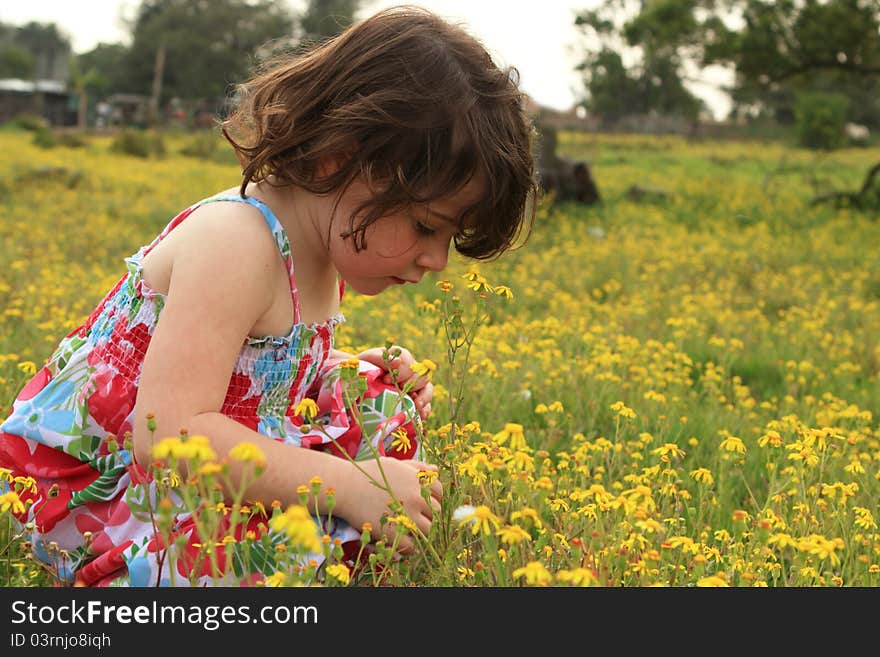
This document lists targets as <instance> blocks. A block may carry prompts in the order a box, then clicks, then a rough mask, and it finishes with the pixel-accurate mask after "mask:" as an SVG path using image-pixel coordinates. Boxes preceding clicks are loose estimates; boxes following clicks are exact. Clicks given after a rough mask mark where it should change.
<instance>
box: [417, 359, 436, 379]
mask: <svg viewBox="0 0 880 657" xmlns="http://www.w3.org/2000/svg"><path fill="white" fill-rule="evenodd" d="M436 369H437V363H435V362H434V361H433V360H430V359H428V358H425V359H424V360H423V361H421V362H419V363H415V364H414V365H413V366H412V371H413V372H415V373H416V374H418V375H419V376H423V377H425V378H427V379H428V380H429V381H430V380H431V375H432V374H433V373H434V370H436Z"/></svg>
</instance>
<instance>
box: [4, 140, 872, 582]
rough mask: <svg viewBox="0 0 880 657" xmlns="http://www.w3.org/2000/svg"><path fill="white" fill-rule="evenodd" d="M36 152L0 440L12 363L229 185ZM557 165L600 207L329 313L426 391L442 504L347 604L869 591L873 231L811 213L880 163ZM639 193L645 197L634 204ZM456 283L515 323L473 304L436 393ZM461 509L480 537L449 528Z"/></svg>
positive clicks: (853, 216)
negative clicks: (777, 589) (402, 353)
mask: <svg viewBox="0 0 880 657" xmlns="http://www.w3.org/2000/svg"><path fill="white" fill-rule="evenodd" d="M30 139H31V136H30V134H29V133H25V132H18V131H13V130H7V131H2V132H0V142H2V146H3V148H2V149H0V208H2V210H0V211H2V223H0V231H2V233H3V240H2V243H0V260H2V262H3V263H4V264H5V266H4V268H3V270H2V272H0V308H3V311H2V312H3V313H4V316H3V322H2V328H0V405H3V407H4V408H3V413H4V414H5V413H6V412H7V411H8V408H9V405H10V404H11V401H12V399H13V397H14V396H15V394H16V392H17V391H18V389H19V388H20V386H21V385H22V384H23V383H24V382H25V380H26V378H27V376H26V375H25V373H24V372H23V371H22V368H20V366H21V365H22V363H25V362H34V363H39V362H41V360H42V359H45V358H46V357H47V356H48V354H49V353H50V351H51V349H52V348H53V346H54V344H55V343H56V342H57V340H58V338H59V337H61V336H63V335H65V334H66V333H68V332H69V331H70V330H71V329H72V328H73V327H75V326H76V325H78V324H79V323H80V322H81V321H82V320H83V319H84V318H85V316H86V315H87V314H88V313H89V312H90V311H91V309H92V307H93V306H94V304H95V303H96V302H97V301H98V300H99V299H100V298H101V296H102V295H103V293H104V292H105V290H106V289H107V288H108V287H110V286H111V285H112V284H113V283H114V282H115V280H116V278H117V277H118V276H119V275H120V273H121V271H122V258H124V257H125V256H127V255H129V254H131V253H133V252H134V251H135V250H137V248H138V247H139V246H140V245H142V244H144V243H146V242H148V241H149V240H151V239H152V238H153V236H154V235H155V233H156V232H157V231H158V230H159V229H161V227H162V226H164V224H165V223H166V222H167V221H168V220H169V219H170V218H171V216H173V214H174V213H176V212H177V211H178V210H179V209H180V208H182V207H185V206H186V205H188V204H190V203H191V202H193V201H195V200H198V199H199V198H202V197H204V196H208V195H210V194H212V193H214V192H215V191H217V190H219V189H223V188H225V187H229V186H231V185H233V184H235V182H236V181H237V178H238V169H237V167H236V166H235V165H234V163H232V162H229V161H223V158H222V156H219V155H218V154H217V153H218V151H214V150H212V149H210V148H205V150H204V152H206V153H209V154H210V158H209V159H208V160H204V159H199V158H197V157H193V156H185V155H182V154H181V151H182V150H183V149H186V148H187V147H188V146H190V147H191V141H189V140H188V138H187V136H186V135H169V136H167V137H166V138H165V139H166V146H167V149H166V150H167V154H166V155H165V156H164V157H162V158H147V159H141V158H134V157H129V156H125V155H123V154H118V153H113V152H111V150H110V143H109V140H108V138H102V137H92V138H89V139H88V140H87V143H86V145H85V146H83V147H82V148H78V149H70V148H65V147H56V148H51V149H41V148H39V147H37V146H35V145H33V144H32V143H31V141H30ZM559 143H560V150H561V151H562V153H561V154H563V155H567V156H570V157H574V158H580V159H587V160H589V161H590V163H591V166H592V170H593V176H594V178H595V180H596V182H597V184H598V186H599V190H600V192H601V194H602V197H603V203H602V204H601V205H599V206H590V207H585V206H578V205H576V204H558V205H555V206H552V207H551V206H548V205H544V206H542V207H541V209H540V210H539V213H538V217H537V221H536V224H535V227H534V231H533V234H532V236H531V238H530V240H529V241H528V243H527V244H526V245H525V246H524V247H523V248H521V249H519V250H517V251H515V252H512V253H510V254H508V255H506V256H505V257H503V258H502V259H500V260H498V261H496V262H491V263H479V264H474V263H467V262H464V261H463V260H461V259H459V258H453V259H452V261H451V264H450V267H449V269H448V270H447V271H446V272H444V273H443V274H442V275H437V276H427V277H426V278H425V280H424V281H423V282H422V283H421V284H420V285H418V286H407V287H406V288H396V289H393V290H390V291H388V292H387V293H384V294H383V295H381V296H380V297H378V298H368V297H361V296H358V295H357V294H355V293H350V294H349V295H347V297H346V299H345V300H344V302H343V311H344V312H345V314H346V316H347V318H348V321H347V322H346V324H344V325H343V326H342V327H340V329H339V332H338V334H337V345H338V346H339V347H340V348H343V349H346V348H347V349H351V350H359V349H361V348H365V347H370V346H375V345H377V344H382V343H384V342H385V340H386V338H388V337H393V338H394V340H396V341H397V342H399V343H401V344H405V345H407V346H408V347H409V348H410V349H411V350H412V351H413V353H415V354H416V356H417V357H418V358H430V359H432V360H434V361H435V362H437V363H438V364H439V367H438V369H437V371H436V372H435V374H434V376H435V378H434V380H435V383H436V384H437V389H436V393H435V402H434V408H435V412H434V414H433V415H432V417H431V419H430V420H429V422H428V423H427V433H426V444H427V445H428V446H429V450H430V454H431V456H432V458H433V460H434V461H435V462H437V463H438V464H439V465H440V466H441V477H442V479H443V481H444V484H445V487H446V491H447V493H446V496H445V498H444V513H443V514H442V517H440V518H438V520H437V521H436V522H435V523H434V528H433V529H432V532H431V535H430V536H429V537H428V543H429V544H430V545H431V546H432V548H433V552H432V550H428V549H425V550H423V551H422V552H420V553H419V554H418V555H416V556H414V557H412V558H410V559H407V560H405V562H401V563H398V562H393V560H390V559H387V560H386V561H385V562H384V564H383V563H379V564H374V565H373V569H372V571H370V569H367V571H365V572H363V573H360V574H355V575H353V576H352V579H351V582H350V583H349V585H350V586H358V585H364V586H369V585H372V584H375V583H376V581H377V580H376V573H377V572H379V570H380V566H381V572H382V573H384V574H383V575H382V576H383V577H386V578H388V579H386V580H384V581H385V582H386V583H391V584H394V585H401V586H405V585H455V586H484V585H501V586H519V585H574V584H583V585H602V586H620V585H626V586H647V585H672V586H683V585H707V586H716V585H717V586H724V585H729V586H753V585H767V586H783V585H786V586H876V585H877V584H878V583H880V579H878V578H880V533H878V530H877V524H876V517H875V515H876V500H877V497H878V494H880V482H878V472H880V470H878V460H880V442H878V436H880V434H878V424H877V417H878V413H880V386H878V370H880V293H878V290H880V278H878V276H877V273H876V272H878V271H880V253H878V251H877V249H876V244H878V243H880V222H878V221H877V219H876V215H872V214H870V213H858V212H855V211H853V210H846V209H843V210H836V209H834V208H831V207H829V206H821V205H820V206H811V205H810V203H809V201H810V199H811V198H813V197H814V196H816V195H817V194H820V193H824V192H827V191H831V190H839V189H856V188H857V187H858V186H859V185H860V184H861V181H862V179H863V177H864V173H865V171H866V170H867V169H868V167H869V166H870V165H871V164H873V163H874V162H876V161H877V160H878V159H880V151H878V150H877V149H848V150H841V151H835V152H832V153H829V154H822V155H817V154H815V153H812V152H809V151H804V150H797V149H793V148H791V147H788V146H785V145H783V144H778V143H772V142H744V141H737V142H720V141H718V142H716V141H698V142H688V141H686V140H683V139H678V138H664V137H645V136H627V135H615V136H611V135H600V134H562V135H560V140H559ZM202 148H204V146H202ZM219 152H220V153H222V152H223V151H222V150H221V151H219ZM24 163H26V164H24ZM44 167H50V168H54V169H59V170H60V171H58V172H57V173H56V174H54V175H50V176H46V175H41V174H40V171H41V170H43V168H44ZM74 181H75V182H74ZM633 185H638V186H640V187H643V188H648V189H656V190H662V191H663V192H664V193H665V197H664V198H663V199H661V200H659V201H655V202H642V203H640V202H636V201H633V200H632V199H630V198H629V197H628V195H627V190H629V189H630V188H631V187H632V186H633ZM469 271H474V272H476V273H478V274H479V275H480V276H483V277H484V278H485V279H486V280H487V281H488V283H489V285H502V284H503V285H507V286H509V287H510V288H511V289H512V291H513V295H514V299H513V300H512V301H506V302H505V301H504V300H503V299H501V298H500V297H498V298H496V297H494V296H493V295H490V296H491V299H492V300H493V304H492V307H491V309H490V312H489V319H488V320H487V321H486V322H483V323H482V324H481V325H480V327H479V332H478V334H477V338H476V340H475V341H474V342H473V344H472V345H470V346H469V349H470V351H469V358H468V361H467V366H466V367H465V366H463V365H462V361H461V359H460V358H459V359H458V360H457V361H456V364H455V366H451V365H450V364H449V362H448V361H447V360H446V354H447V348H448V345H447V344H446V343H445V342H444V340H443V331H442V330H439V329H441V328H442V327H443V326H444V323H447V322H449V321H450V314H449V312H446V313H445V314H444V312H443V311H442V310H441V309H442V307H443V303H442V301H443V300H444V299H445V298H446V296H445V294H447V293H443V292H442V291H441V290H440V289H439V288H438V287H437V283H438V282H440V281H443V280H447V281H449V282H450V283H451V284H452V285H453V286H454V288H453V291H452V292H449V293H448V294H455V295H458V296H459V297H460V298H461V299H462V304H463V306H462V312H464V313H471V312H474V309H475V308H476V307H477V305H478V304H479V303H481V301H480V299H479V298H478V297H477V296H476V295H474V294H473V293H472V292H473V291H472V290H469V289H468V288H467V287H466V283H467V281H466V280H465V279H463V278H462V276H463V275H465V274H466V273H467V272H469ZM24 369H26V368H24ZM462 381H464V386H463V391H464V392H463V394H462V396H461V398H459V399H456V398H454V392H451V391H454V390H455V389H456V387H457V386H458V385H459V384H461V382H462ZM550 409H553V410H550ZM453 419H454V420H455V422H454V426H453ZM517 426H520V427H522V433H521V434H520V433H519V431H518V429H517ZM243 502H244V501H243ZM463 505H471V506H472V507H473V508H474V509H475V510H476V509H478V511H475V512H474V513H471V514H470V515H467V514H466V515H465V517H464V518H463V519H462V520H460V521H459V520H456V519H454V518H453V516H452V513H453V510H455V509H456V508H458V507H462V506H463ZM6 515H8V513H7V514H6ZM5 524H6V523H5V522H3V517H2V516H0V527H2V526H4V525H5ZM0 531H2V530H0ZM7 531H8V530H7ZM3 544H5V542H0V545H3ZM436 555H440V556H439V557H438V556H436ZM380 556H381V555H380ZM0 560H5V562H4V566H3V567H0V578H3V579H0V581H2V582H4V583H6V584H9V583H18V584H21V583H24V584H25V585H27V584H31V585H38V584H41V583H43V582H44V581H45V580H44V579H42V578H43V577H44V576H43V575H41V574H40V572H39V571H38V570H37V569H36V568H35V567H34V566H33V565H32V561H30V560H29V559H28V558H27V557H26V555H25V554H24V551H23V549H22V548H21V545H20V544H19V543H18V542H13V545H12V547H10V548H9V549H8V550H7V551H6V553H5V555H4V556H0ZM331 561H332V559H331ZM290 568H291V569H293V568H294V567H293V566H290ZM3 573H6V575H4V574H3ZM288 574H289V573H288ZM325 577H326V579H324V580H322V581H324V583H327V584H333V583H337V584H338V583H339V581H340V580H338V579H335V578H333V577H327V576H325ZM280 581H289V580H284V579H283V578H282V579H281V580H280Z"/></svg>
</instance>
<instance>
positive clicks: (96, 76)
mask: <svg viewBox="0 0 880 657" xmlns="http://www.w3.org/2000/svg"><path fill="white" fill-rule="evenodd" d="M127 53H128V48H126V47H125V46H124V45H122V44H120V43H99V44H98V45H97V46H95V47H94V48H93V49H92V50H90V51H88V52H85V53H82V54H80V55H77V56H76V70H77V71H78V72H79V73H80V74H81V75H82V76H84V78H85V82H84V83H85V89H86V91H87V92H88V93H89V95H91V96H95V97H97V98H100V97H102V96H107V95H109V94H110V93H112V92H113V91H119V90H123V89H125V88H126V84H127V82H126V80H127V78H128V76H127V75H126V72H125V61H126V58H127V56H128V55H127Z"/></svg>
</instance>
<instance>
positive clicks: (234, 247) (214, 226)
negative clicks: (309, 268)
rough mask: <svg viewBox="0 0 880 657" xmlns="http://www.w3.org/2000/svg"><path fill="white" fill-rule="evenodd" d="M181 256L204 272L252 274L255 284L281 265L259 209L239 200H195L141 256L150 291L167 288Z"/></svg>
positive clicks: (161, 290)
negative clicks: (186, 213)
mask: <svg viewBox="0 0 880 657" xmlns="http://www.w3.org/2000/svg"><path fill="white" fill-rule="evenodd" d="M183 259H185V260H186V261H187V262H188V263H190V264H192V263H194V262H197V263H201V264H202V267H203V268H204V269H205V273H206V274H207V275H216V273H217V271H218V270H230V271H233V272H235V274H236V275H237V276H240V277H245V278H248V279H252V280H253V283H254V286H255V287H256V286H259V285H261V284H263V283H266V282H268V281H269V280H270V279H271V277H272V275H273V273H275V269H276V268H277V267H278V265H279V257H278V247H277V246H276V244H275V240H274V239H273V237H272V233H271V231H270V230H268V228H267V226H266V222H265V219H264V218H263V216H262V213H261V212H260V210H259V209H258V208H256V207H254V206H253V205H251V204H249V203H242V202H238V201H211V202H209V203H203V204H201V205H199V206H198V207H197V208H196V209H195V210H193V212H192V213H191V214H190V215H189V216H188V217H187V218H186V219H185V220H184V221H183V222H182V223H180V225H178V226H177V227H175V228H174V230H172V231H171V232H170V233H168V235H166V236H165V237H164V238H163V239H162V241H161V242H159V244H157V245H156V246H155V247H154V248H153V249H152V250H151V251H150V252H149V253H148V254H147V255H146V256H145V257H144V260H143V263H142V264H143V275H144V278H145V279H146V280H147V282H148V283H149V284H150V286H151V287H152V288H153V289H154V290H156V291H159V292H167V291H168V288H169V286H170V282H171V277H172V273H173V271H174V269H175V267H176V266H177V267H178V268H179V265H180V263H181V261H182V260H183Z"/></svg>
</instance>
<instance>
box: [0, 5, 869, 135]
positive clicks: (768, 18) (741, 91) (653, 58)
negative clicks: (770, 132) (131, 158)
mask: <svg viewBox="0 0 880 657" xmlns="http://www.w3.org/2000/svg"><path fill="white" fill-rule="evenodd" d="M370 4H371V0H309V2H308V4H307V7H306V9H305V11H304V12H302V13H296V12H294V11H292V10H291V8H290V6H289V3H288V2H286V1H284V0H211V1H210V2H207V1H205V0H142V2H141V4H140V5H139V6H138V7H137V8H136V10H135V11H134V15H133V17H132V18H130V19H129V22H128V28H129V30H130V34H131V38H130V42H129V44H127V45H124V44H119V43H111V44H107V43H101V44H99V45H97V46H96V47H95V48H94V49H92V50H91V51H89V52H85V53H79V54H76V55H73V54H72V53H71V47H70V41H69V38H68V37H67V36H66V35H65V34H64V33H63V31H61V30H60V29H59V28H58V27H57V26H56V25H55V24H51V23H50V24H39V23H29V24H27V25H24V26H21V27H15V26H10V25H4V24H2V23H0V78H10V77H12V78H24V79H35V78H41V77H47V76H48V77H51V72H52V71H53V67H54V68H57V67H58V65H59V64H58V62H59V61H62V60H64V59H65V57H66V58H68V59H69V60H70V67H69V77H68V78H67V81H68V83H69V86H70V87H71V88H72V89H74V90H76V91H77V92H79V93H80V94H83V95H86V96H88V97H89V98H91V99H97V98H101V97H106V96H108V95H109V94H111V93H124V94H140V95H145V96H148V97H150V98H152V99H153V103H154V105H155V106H156V107H159V106H160V105H161V106H164V104H165V103H166V102H167V101H168V100H169V99H171V98H177V99H181V100H183V101H187V102H190V103H194V102H207V103H215V104H216V103H217V102H220V101H219V99H222V98H224V97H225V96H226V95H227V94H228V91H229V88H230V86H231V85H233V84H235V83H236V82H239V81H241V80H243V79H244V78H245V77H247V75H248V74H249V73H250V72H251V71H252V69H253V68H254V67H255V66H256V65H257V64H258V63H259V62H260V61H261V60H263V59H265V58H267V57H270V56H272V55H274V54H278V53H279V52H285V51H291V50H296V49H298V48H303V47H306V46H307V45H308V44H309V43H312V42H314V41H318V40H321V39H323V38H326V37H328V36H332V35H334V34H336V33H338V32H339V31H341V30H342V29H343V28H344V27H346V26H347V25H349V24H350V23H351V22H352V21H353V20H354V16H355V14H356V12H357V11H358V10H360V9H368V8H369V5H370ZM575 24H576V25H577V26H578V28H579V29H580V30H581V32H582V33H583V34H584V36H585V43H584V45H583V50H582V60H581V63H580V64H579V66H578V68H579V70H580V71H581V72H582V74H583V94H582V97H581V100H580V101H579V104H580V105H581V106H582V107H584V108H585V109H586V110H587V111H588V113H589V114H590V115H591V116H593V117H595V118H597V119H598V120H599V121H600V122H601V124H602V125H603V126H606V127H608V126H613V125H614V124H615V123H618V122H621V121H624V120H626V119H627V118H628V117H632V116H633V115H640V116H643V115H645V114H654V115H659V116H672V117H682V118H684V119H686V120H688V121H697V120H698V118H699V116H700V113H701V111H703V110H704V109H705V107H704V104H703V101H702V100H700V98H698V97H697V96H696V95H695V94H694V93H693V92H692V91H691V90H690V85H689V83H690V82H692V81H694V80H695V78H696V77H697V76H699V75H700V72H701V71H703V70H705V69H706V68H707V67H711V66H722V67H726V68H727V69H728V70H732V71H733V80H734V81H733V83H732V84H731V85H730V86H729V87H727V88H726V89H724V91H725V92H727V93H728V94H729V96H730V98H731V101H732V111H731V114H732V118H736V117H739V118H746V119H767V120H770V121H774V122H777V123H781V124H792V123H794V122H796V121H797V120H798V118H799V116H800V117H802V121H803V122H804V123H805V124H806V123H809V121H812V120H814V117H815V115H816V114H817V113H818V114H823V113H824V114H828V113H829V112H830V113H832V114H834V117H835V118H834V121H837V122H840V121H843V122H851V123H856V124H861V125H863V126H867V127H869V128H870V129H872V130H877V129H880V0H602V1H601V4H599V5H598V6H597V7H596V8H594V9H590V10H586V9H585V10H583V11H581V12H579V13H578V14H577V16H576V18H575ZM212 109H216V106H215V107H214V108H212ZM803 117H806V118H803ZM826 123H827V121H826ZM822 130H826V131H827V130H829V129H828V128H827V126H826V127H823V128H822ZM822 130H818V132H817V131H815V130H814V138H815V134H820V133H821V132H822ZM830 130H831V132H835V130H836V128H834V129H830ZM818 139H819V141H822V140H823V139H824V138H822V137H819V138H818ZM826 141H827V140H826Z"/></svg>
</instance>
